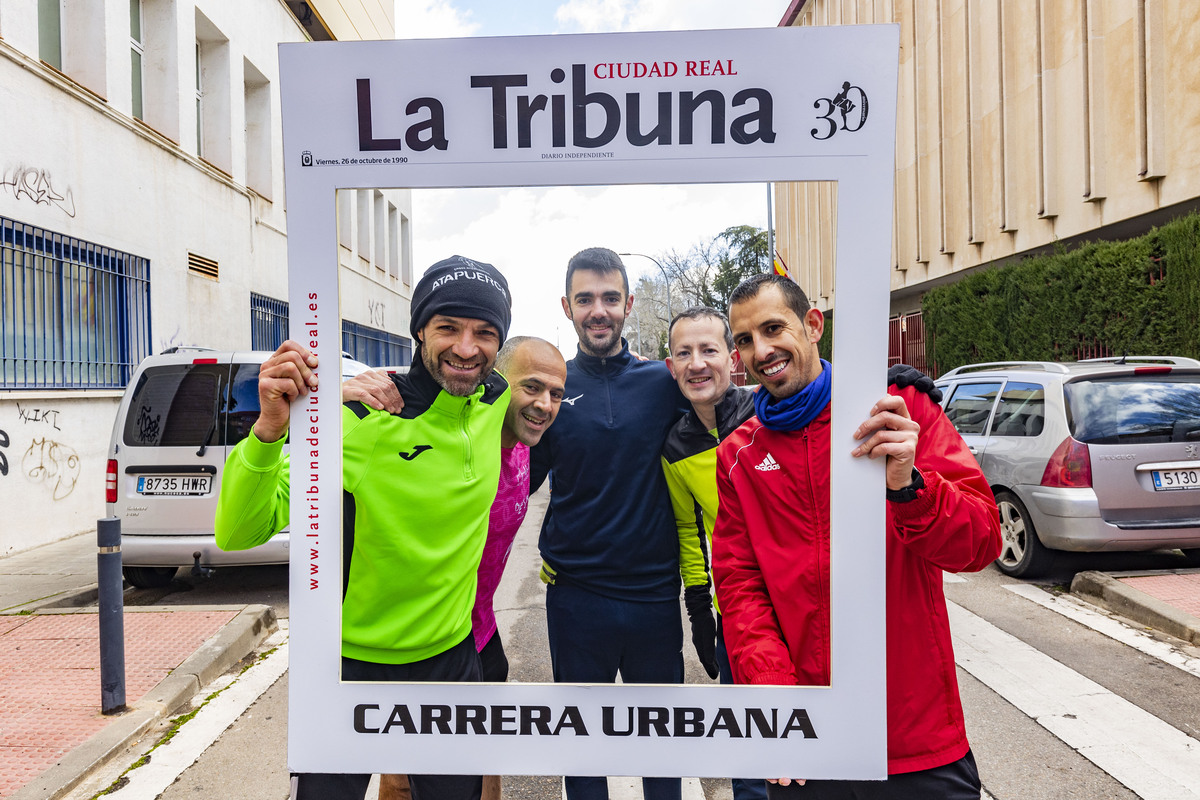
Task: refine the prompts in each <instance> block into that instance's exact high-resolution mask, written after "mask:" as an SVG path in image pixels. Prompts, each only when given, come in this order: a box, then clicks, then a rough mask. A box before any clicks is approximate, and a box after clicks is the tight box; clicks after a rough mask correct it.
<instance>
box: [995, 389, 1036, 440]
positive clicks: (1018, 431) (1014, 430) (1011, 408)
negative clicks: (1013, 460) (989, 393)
mask: <svg viewBox="0 0 1200 800" xmlns="http://www.w3.org/2000/svg"><path fill="white" fill-rule="evenodd" d="M1045 422H1046V387H1044V386H1042V385H1041V384H1040V383H1024V382H1021V381H1009V382H1008V383H1006V384H1005V385H1004V393H1003V394H1001V395H1000V404H999V405H998V406H996V415H995V416H994V417H992V428H991V431H990V432H991V434H992V435H993V436H1037V435H1038V434H1039V433H1041V432H1042V427H1043V425H1044V424H1045Z"/></svg>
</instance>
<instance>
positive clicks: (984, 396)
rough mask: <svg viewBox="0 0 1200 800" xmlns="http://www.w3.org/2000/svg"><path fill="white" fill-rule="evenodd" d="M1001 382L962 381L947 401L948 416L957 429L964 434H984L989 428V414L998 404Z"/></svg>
mask: <svg viewBox="0 0 1200 800" xmlns="http://www.w3.org/2000/svg"><path fill="white" fill-rule="evenodd" d="M999 392H1000V382H999V381H996V382H994V383H961V384H959V385H958V386H957V387H955V389H954V394H952V395H950V400H949V402H947V403H946V416H947V417H948V418H949V419H950V422H952V423H953V424H954V427H955V429H957V430H958V432H959V433H961V434H964V435H969V434H982V433H983V432H984V431H985V430H987V421H988V415H989V414H990V413H991V411H992V406H993V405H995V404H996V395H997V394H998V393H999Z"/></svg>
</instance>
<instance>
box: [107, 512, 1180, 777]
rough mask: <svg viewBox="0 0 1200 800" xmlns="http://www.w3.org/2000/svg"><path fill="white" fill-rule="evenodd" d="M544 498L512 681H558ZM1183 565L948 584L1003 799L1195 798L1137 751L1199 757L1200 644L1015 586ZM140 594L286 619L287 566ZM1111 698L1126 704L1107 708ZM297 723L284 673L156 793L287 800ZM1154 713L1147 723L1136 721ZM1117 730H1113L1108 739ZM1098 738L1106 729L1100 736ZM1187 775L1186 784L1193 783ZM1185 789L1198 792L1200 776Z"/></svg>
mask: <svg viewBox="0 0 1200 800" xmlns="http://www.w3.org/2000/svg"><path fill="white" fill-rule="evenodd" d="M545 502H546V495H545V493H544V492H543V493H540V494H538V495H535V496H534V501H533V503H531V509H530V514H529V517H528V519H527V521H526V525H525V526H524V528H523V529H522V531H521V533H520V535H519V536H518V539H517V542H516V544H515V545H514V550H513V554H512V557H511V560H510V566H509V570H508V572H507V574H506V576H505V580H504V582H503V583H502V585H501V588H500V591H499V592H498V594H497V616H498V619H499V622H500V626H501V633H502V635H503V636H504V641H505V648H506V650H507V652H508V656H509V659H510V664H511V676H512V679H514V680H520V681H548V680H549V679H550V663H549V654H548V651H547V648H546V645H545V641H546V640H545V619H544V616H545V615H544V608H543V597H544V594H543V590H542V584H541V582H540V580H538V578H537V568H538V565H539V563H540V559H539V558H538V555H537V548H536V540H537V527H538V524H539V522H540V519H541V515H542V513H543V511H544V508H545ZM1185 566H1187V565H1186V564H1185V563H1184V562H1183V559H1182V556H1180V555H1179V554H1177V553H1174V554H1172V553H1152V554H1093V555H1078V556H1076V555H1073V556H1069V557H1067V558H1065V559H1063V561H1062V563H1061V564H1060V565H1059V568H1058V569H1057V571H1056V572H1055V573H1054V574H1052V575H1051V576H1049V577H1048V578H1046V579H1044V580H1041V581H1038V582H1036V583H1030V582H1025V581H1018V580H1014V579H1011V578H1008V577H1006V576H1004V575H1002V574H1000V573H999V572H998V571H997V570H996V569H995V568H994V567H988V568H987V569H986V570H984V571H983V572H981V573H979V574H976V575H967V576H962V578H961V579H959V578H955V577H951V578H949V579H948V582H947V584H946V587H945V588H946V596H947V599H948V600H949V601H950V603H951V604H952V619H954V626H955V637H956V642H955V648H956V654H957V655H958V656H959V664H960V669H959V681H960V686H961V690H962V696H963V702H964V707H965V709H966V714H967V724H968V731H969V733H970V736H971V740H972V745H973V749H974V752H975V755H976V758H977V760H978V763H979V766H980V773H981V775H982V777H983V781H984V785H985V789H986V790H987V792H988V793H989V795H990V796H991V797H993V798H997V800H1016V798H1021V800H1075V799H1076V798H1135V797H1139V796H1143V797H1147V798H1151V800H1181V798H1182V797H1186V796H1193V795H1188V794H1186V793H1183V794H1181V793H1180V790H1179V789H1178V787H1176V788H1175V789H1166V790H1162V791H1160V792H1159V793H1157V794H1156V793H1155V786H1157V784H1155V783H1154V781H1149V782H1147V779H1146V778H1144V777H1143V778H1139V777H1137V776H1138V775H1139V774H1141V775H1145V774H1148V773H1147V771H1150V772H1153V769H1154V765H1153V764H1152V763H1151V764H1149V765H1147V764H1146V763H1144V762H1143V761H1138V760H1137V759H1136V758H1133V755H1135V754H1136V753H1137V752H1139V747H1140V748H1142V750H1144V751H1146V752H1153V751H1154V750H1156V749H1161V750H1162V751H1163V752H1164V753H1166V754H1170V753H1171V752H1173V751H1172V750H1171V747H1175V746H1178V745H1179V738H1180V736H1182V739H1183V740H1185V741H1184V743H1183V747H1184V748H1185V749H1186V748H1188V747H1189V746H1190V749H1191V751H1193V755H1188V754H1187V753H1184V757H1185V758H1191V757H1193V756H1194V757H1196V758H1200V722H1197V720H1200V650H1198V649H1197V648H1188V647H1183V646H1181V645H1180V644H1179V643H1178V642H1173V641H1169V642H1167V643H1166V645H1164V646H1165V647H1166V649H1171V648H1174V652H1175V653H1176V654H1177V656H1178V658H1176V662H1178V661H1179V660H1180V659H1183V661H1184V662H1186V660H1187V659H1188V658H1190V659H1192V662H1191V663H1193V664H1195V665H1197V666H1196V667H1194V668H1193V670H1192V671H1191V672H1189V671H1186V670H1185V669H1182V668H1180V667H1179V666H1177V665H1176V664H1175V663H1171V662H1169V661H1165V660H1163V659H1162V658H1160V657H1157V656H1155V655H1151V654H1147V653H1145V652H1142V651H1139V650H1136V649H1134V648H1132V647H1130V646H1128V645H1127V644H1123V643H1120V642H1118V641H1115V640H1114V639H1112V638H1110V637H1109V636H1106V635H1103V634H1101V633H1099V632H1097V631H1095V630H1093V629H1092V628H1091V627H1089V626H1088V625H1086V624H1081V623H1079V622H1077V621H1075V620H1073V619H1069V618H1068V617H1066V616H1064V615H1063V613H1062V612H1061V611H1056V610H1053V609H1052V608H1047V607H1044V606H1043V605H1041V604H1039V603H1038V602H1033V601H1032V600H1031V599H1029V598H1028V597H1026V596H1024V595H1023V594H1019V593H1018V592H1016V591H1013V590H1012V589H1013V588H1014V587H1016V588H1017V589H1019V590H1021V591H1025V592H1028V591H1029V589H1030V588H1032V589H1034V590H1036V591H1034V592H1033V594H1034V595H1036V596H1037V597H1044V598H1049V600H1048V602H1049V603H1050V604H1051V605H1053V604H1054V602H1055V601H1054V600H1053V598H1054V596H1055V594H1061V593H1062V592H1063V591H1064V590H1065V588H1066V587H1067V585H1069V582H1070V578H1071V576H1072V575H1073V574H1074V572H1075V571H1077V570H1084V569H1099V570H1119V569H1172V568H1182V567H1185ZM1022 587H1025V588H1024V589H1022ZM128 602H131V603H137V604H158V605H222V604H227V603H252V602H253V603H267V604H270V605H272V606H274V607H275V609H276V612H277V614H278V615H279V616H280V617H281V618H284V619H286V618H287V616H288V607H287V570H286V568H283V567H270V568H253V569H224V570H219V571H217V572H216V573H214V574H213V575H212V576H210V577H207V578H193V577H192V576H190V575H188V574H187V573H186V571H181V572H180V575H179V576H178V577H177V578H176V580H175V581H174V582H173V583H172V585H171V586H170V587H168V588H167V589H165V590H147V591H142V592H137V593H135V597H133V598H130V600H129V601H128ZM1060 605H1061V603H1060ZM956 614H957V615H958V616H955V615H956ZM971 626H974V627H978V628H981V629H984V630H986V631H987V633H986V635H985V636H983V637H981V639H980V640H981V641H983V642H984V643H985V644H986V645H987V646H988V647H994V648H995V653H994V654H993V656H991V657H992V658H994V660H995V661H996V663H995V664H992V665H991V666H989V664H988V663H986V658H985V659H983V661H982V662H979V663H969V664H967V666H966V667H965V668H964V666H963V665H964V663H966V662H970V661H971V658H969V657H965V656H964V654H965V653H967V651H968V648H966V647H964V646H963V645H962V644H960V641H959V637H960V634H961V633H962V631H961V630H960V628H963V629H965V628H967V627H971ZM1129 630H1130V631H1131V632H1135V631H1133V629H1132V628H1130V629H1129ZM1145 638H1150V637H1145ZM1157 638H1162V637H1157ZM685 639H686V637H685ZM685 655H686V656H687V662H688V663H687V671H688V681H689V682H701V681H707V677H705V676H703V672H702V670H701V668H700V666H699V664H698V663H697V662H696V660H695V657H694V654H693V653H692V652H691V645H690V642H688V643H687V644H685ZM967 655H968V656H969V653H967ZM1185 666H1186V663H1185ZM977 675H978V676H982V677H978V676H977ZM997 676H999V677H997ZM1076 685H1084V686H1085V687H1090V688H1085V690H1084V691H1083V692H1082V693H1078V690H1077V689H1076V688H1073V687H1075V686H1076ZM1037 693H1042V695H1043V696H1049V697H1051V698H1058V697H1061V698H1064V699H1063V700H1062V704H1063V709H1061V710H1060V712H1061V713H1054V714H1045V715H1042V714H1039V713H1038V712H1036V711H1031V710H1030V709H1031V708H1035V707H1036V702H1037V701H1036V697H1035V698H1034V699H1032V700H1031V697H1032V696H1034V695H1037ZM1105 704H1109V705H1108V706H1106V705H1105ZM1109 706H1111V707H1114V708H1117V709H1119V711H1118V712H1112V711H1109V710H1106V708H1108V707H1109ZM1114 713H1115V716H1112V715H1113V714H1114ZM1106 715H1107V716H1106ZM286 718H287V676H286V675H284V676H283V677H282V678H280V679H279V680H278V681H277V682H276V683H274V685H272V686H271V687H270V688H269V689H267V690H266V692H265V693H263V694H262V696H261V697H260V698H259V699H258V701H257V702H255V703H254V704H253V705H251V706H250V707H249V708H248V709H247V710H246V711H245V713H243V714H242V716H241V717H240V718H239V719H238V721H237V722H236V723H235V724H234V725H232V726H231V727H229V728H228V729H227V730H226V731H225V732H224V733H219V735H218V734H214V736H213V738H214V741H213V743H212V745H211V746H210V747H209V748H208V749H207V750H206V751H204V753H203V754H202V755H201V756H200V757H199V758H198V760H196V762H195V763H194V764H192V766H190V767H189V768H187V769H186V770H184V771H183V772H182V774H181V775H180V776H179V778H178V779H177V780H176V781H175V782H174V784H172V785H171V786H170V787H169V788H168V789H167V790H166V791H165V792H163V793H162V794H161V795H158V796H159V797H161V798H164V800H177V799H181V798H185V797H188V798H190V797H195V796H198V795H204V796H216V797H237V798H245V799H246V800H258V798H262V799H263V800H281V798H285V797H287V794H288V781H287V774H286V767H285V764H286ZM1143 718H1144V721H1143V722H1142V723H1139V722H1138V721H1137V720H1140V719H1143ZM1063 719H1065V720H1068V721H1070V722H1069V724H1071V725H1073V726H1075V727H1077V728H1079V729H1080V730H1079V731H1076V730H1074V728H1072V729H1068V730H1067V731H1066V732H1065V733H1064V730H1063V728H1062V720H1063ZM1113 720H1116V723H1115V724H1114V723H1113ZM1052 731H1055V732H1052ZM1105 736H1107V737H1109V738H1108V739H1104V737H1105ZM1089 737H1091V738H1089ZM1096 737H1100V739H1101V741H1100V742H1099V743H1097V742H1096ZM1188 737H1190V739H1189V738H1188ZM1189 741H1190V743H1191V744H1190V745H1188V744H1187V742H1189ZM1123 751H1125V752H1123ZM1131 758H1132V759H1133V761H1132V762H1131V761H1130V759H1131ZM1151 761H1153V758H1152V757H1151ZM1131 776H1132V777H1131ZM1183 780H1184V781H1185V783H1186V781H1187V780H1188V779H1187V778H1186V777H1185V778H1184V779H1183ZM702 787H703V794H704V796H705V798H706V800H726V798H729V797H730V794H729V789H728V782H727V781H719V780H706V781H703V782H702ZM1147 787H1149V788H1147ZM1187 790H1188V791H1193V792H1194V793H1195V794H1194V796H1195V797H1200V770H1197V772H1196V777H1195V780H1194V783H1193V784H1191V785H1188V787H1187ZM698 792H699V787H695V791H694V793H693V796H698ZM1164 792H1165V793H1164ZM504 796H505V797H506V798H521V799H523V800H524V799H528V800H557V799H558V798H560V797H561V792H560V782H559V779H558V778H557V777H555V776H552V777H506V778H505V783H504ZM622 796H624V795H622ZM629 796H636V793H633V794H630V795H629ZM686 796H687V795H685V797H686ZM135 800H152V798H149V797H147V798H135Z"/></svg>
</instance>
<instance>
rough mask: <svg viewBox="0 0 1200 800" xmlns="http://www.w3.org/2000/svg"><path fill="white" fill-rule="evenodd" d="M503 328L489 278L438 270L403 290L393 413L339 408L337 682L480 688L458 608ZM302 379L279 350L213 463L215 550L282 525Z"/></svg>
mask: <svg viewBox="0 0 1200 800" xmlns="http://www.w3.org/2000/svg"><path fill="white" fill-rule="evenodd" d="M510 319H511V302H510V296H509V291H508V282H507V281H506V280H505V279H504V276H503V275H501V274H500V273H499V272H498V271H497V270H496V268H495V267H493V266H492V265H490V264H483V263H480V262H478V261H472V260H471V259H468V258H463V257H462V256H452V257H450V258H448V259H445V260H444V261H439V262H438V263H436V264H434V265H433V266H432V267H430V268H429V270H428V271H427V272H426V273H425V275H424V277H422V278H421V280H420V282H419V283H418V284H417V286H416V288H415V289H414V291H413V302H412V326H411V330H412V335H413V339H414V340H415V341H416V342H417V352H416V353H415V354H414V357H413V363H412V367H411V368H410V370H409V372H408V374H407V375H394V376H392V380H393V381H394V382H395V384H396V387H397V388H398V389H399V391H400V395H401V397H402V398H403V399H404V409H403V410H402V411H401V412H399V413H398V414H391V413H388V412H387V411H378V410H375V409H372V408H368V407H367V406H365V405H363V404H362V403H359V402H348V403H345V404H344V405H343V406H342V487H343V489H344V491H345V499H344V504H343V505H344V513H343V527H344V530H343V544H342V561H343V565H342V574H343V600H342V648H341V653H342V680H346V681H395V682H412V681H477V680H479V679H480V671H479V669H480V668H479V659H478V657H477V655H476V651H475V640H474V637H473V635H472V633H471V609H472V606H473V604H474V599H475V577H476V572H477V570H478V568H479V560H480V555H481V554H482V552H483V546H484V542H485V540H486V537H487V529H488V512H489V510H490V509H491V505H492V501H493V499H494V498H495V496H496V488H497V485H498V483H499V479H500V435H501V428H502V426H503V423H504V416H505V412H506V410H507V407H508V403H509V397H510V392H509V389H508V384H507V383H505V381H504V379H503V378H502V377H500V375H499V374H497V373H494V372H493V371H492V368H493V366H494V365H495V361H496V353H497V351H498V350H499V348H500V345H501V344H502V343H503V341H504V338H505V336H506V335H507V334H508V326H509V321H510ZM335 363H336V362H335ZM316 365H317V359H316V357H315V356H314V355H313V354H312V353H311V352H309V351H308V350H307V349H305V348H304V346H302V345H300V344H298V343H296V342H293V341H287V342H284V343H283V345H282V346H280V348H279V349H278V350H276V351H275V353H274V354H272V356H271V357H270V358H268V359H267V360H266V361H265V362H264V363H263V365H262V367H261V369H260V370H259V381H258V396H259V403H260V406H261V412H260V414H259V417H258V419H257V420H256V421H255V423H254V427H253V429H252V432H251V435H250V436H249V437H248V438H247V439H245V440H243V441H242V442H240V443H239V444H238V446H237V447H235V448H234V450H233V452H232V453H231V454H230V456H229V459H228V461H227V463H226V465H225V472H224V477H223V481H222V486H221V492H220V496H219V499H218V505H217V517H216V525H215V528H216V539H217V544H218V545H220V546H221V547H222V548H224V549H227V550H239V549H245V548H248V547H254V546H255V545H258V544H261V543H262V542H264V541H266V540H267V539H268V538H270V537H271V536H273V535H274V534H276V533H278V532H279V531H280V530H281V529H282V528H284V527H286V526H287V524H288V510H289V509H288V494H289V492H288V489H289V485H290V474H289V469H288V468H289V462H288V459H287V457H286V456H284V455H283V453H282V449H283V442H284V438H285V434H286V433H287V430H288V422H289V419H290V413H291V404H292V403H293V402H295V401H296V400H298V399H299V398H301V397H303V396H304V395H305V394H307V393H308V392H309V391H316V390H317V381H316V375H315V374H314V373H313V371H312V368H313V367H315V366H316ZM335 374H336V373H335ZM369 780H370V776H369V775H343V774H317V773H305V774H301V775H296V776H294V781H295V787H294V793H293V795H292V796H293V797H295V798H297V800H343V799H344V800H363V797H364V795H365V793H366V790H367V784H368V782H369ZM410 784H411V787H412V796H413V797H414V798H416V800H430V799H431V798H436V800H477V799H478V798H479V796H480V792H481V788H482V778H481V777H480V776H478V775H411V776H410Z"/></svg>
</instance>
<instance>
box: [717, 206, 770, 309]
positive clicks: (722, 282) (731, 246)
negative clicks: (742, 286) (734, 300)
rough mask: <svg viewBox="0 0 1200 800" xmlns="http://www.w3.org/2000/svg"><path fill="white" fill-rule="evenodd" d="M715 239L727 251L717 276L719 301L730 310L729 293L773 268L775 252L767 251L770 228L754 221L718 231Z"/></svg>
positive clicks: (724, 252)
mask: <svg viewBox="0 0 1200 800" xmlns="http://www.w3.org/2000/svg"><path fill="white" fill-rule="evenodd" d="M714 241H720V242H721V244H722V245H723V255H722V257H721V260H720V262H719V265H718V268H717V273H716V276H715V278H714V280H713V291H714V293H715V295H716V298H715V299H716V301H717V302H716V303H714V304H713V305H714V306H715V307H716V308H719V309H721V310H722V311H725V312H728V311H729V295H731V294H733V290H734V289H736V288H737V285H738V284H739V283H741V282H742V281H744V280H746V279H747V278H750V277H752V276H754V275H759V274H761V273H763V272H767V271H769V270H770V269H771V254H770V253H769V252H767V249H768V248H767V232H766V231H765V230H763V229H762V228H755V227H754V226H753V225H735V226H733V227H731V228H726V229H725V230H723V231H721V232H720V233H719V234H717V236H716V239H715V240H714Z"/></svg>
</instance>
